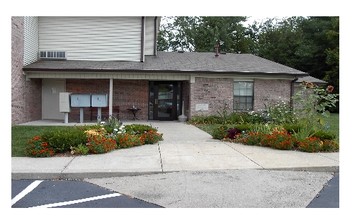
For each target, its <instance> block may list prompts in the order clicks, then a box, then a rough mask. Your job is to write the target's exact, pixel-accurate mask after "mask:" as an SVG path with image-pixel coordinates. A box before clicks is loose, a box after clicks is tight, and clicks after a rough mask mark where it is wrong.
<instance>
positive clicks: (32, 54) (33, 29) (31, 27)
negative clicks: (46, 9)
mask: <svg viewBox="0 0 357 220" xmlns="http://www.w3.org/2000/svg"><path fill="white" fill-rule="evenodd" d="M37 59H38V18H37V17H24V65H28V64H31V63H33V62H35V61H37Z"/></svg>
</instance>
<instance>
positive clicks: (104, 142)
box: [87, 135, 117, 154]
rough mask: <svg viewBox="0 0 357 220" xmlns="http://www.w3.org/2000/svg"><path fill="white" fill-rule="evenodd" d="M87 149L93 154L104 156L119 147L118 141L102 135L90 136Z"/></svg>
mask: <svg viewBox="0 0 357 220" xmlns="http://www.w3.org/2000/svg"><path fill="white" fill-rule="evenodd" d="M87 147H88V149H89V152H90V153H92V154H102V153H107V152H109V151H112V150H114V149H115V148H116V147H117V144H116V141H115V140H114V139H112V138H106V137H104V136H101V135H90V136H89V137H88V142H87Z"/></svg>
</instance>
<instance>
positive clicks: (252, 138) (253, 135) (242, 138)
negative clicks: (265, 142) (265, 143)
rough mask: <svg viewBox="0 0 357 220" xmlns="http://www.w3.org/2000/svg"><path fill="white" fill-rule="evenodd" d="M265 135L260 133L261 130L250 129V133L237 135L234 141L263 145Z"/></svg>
mask: <svg viewBox="0 0 357 220" xmlns="http://www.w3.org/2000/svg"><path fill="white" fill-rule="evenodd" d="M263 136H264V134H263V133H260V132H254V131H250V132H248V133H245V132H243V133H241V134H240V135H238V136H237V138H236V140H235V141H234V142H237V143H242V144H246V145H256V146H259V145H261V141H262V138H263Z"/></svg>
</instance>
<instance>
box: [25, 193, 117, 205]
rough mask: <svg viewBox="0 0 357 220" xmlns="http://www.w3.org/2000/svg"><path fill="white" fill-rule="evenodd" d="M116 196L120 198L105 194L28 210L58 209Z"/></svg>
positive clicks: (114, 194)
mask: <svg viewBox="0 0 357 220" xmlns="http://www.w3.org/2000/svg"><path fill="white" fill-rule="evenodd" d="M117 196H121V194H119V193H112V194H107V195H102V196H94V197H89V198H86V199H77V200H72V201H67V202H57V203H52V204H46V205H40V206H33V207H30V208H53V207H58V206H65V205H72V204H77V203H82V202H89V201H94V200H99V199H107V198H112V197H117Z"/></svg>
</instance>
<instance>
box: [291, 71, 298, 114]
mask: <svg viewBox="0 0 357 220" xmlns="http://www.w3.org/2000/svg"><path fill="white" fill-rule="evenodd" d="M297 80H298V78H295V79H293V80H292V81H291V85H290V108H291V109H294V103H293V102H294V100H293V96H294V93H295V89H294V84H295V82H296V81H297Z"/></svg>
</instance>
